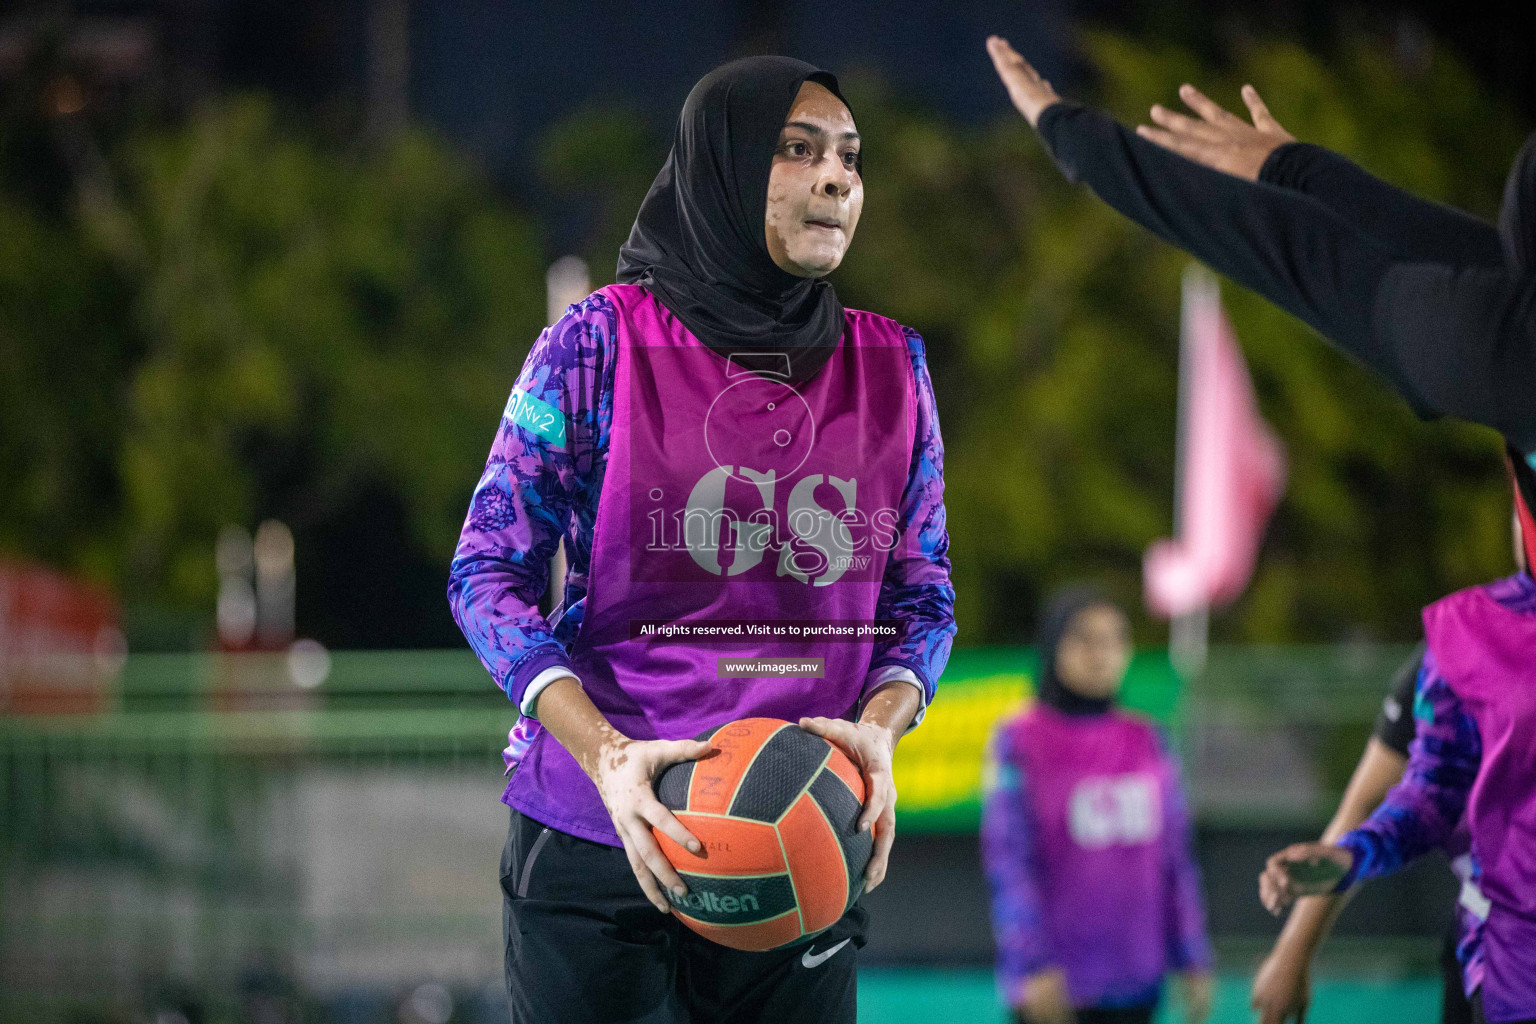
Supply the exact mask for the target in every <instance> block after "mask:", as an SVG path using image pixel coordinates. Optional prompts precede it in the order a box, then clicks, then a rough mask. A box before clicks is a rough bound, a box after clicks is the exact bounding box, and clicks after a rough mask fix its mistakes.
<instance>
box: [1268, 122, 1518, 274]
mask: <svg viewBox="0 0 1536 1024" xmlns="http://www.w3.org/2000/svg"><path fill="white" fill-rule="evenodd" d="M1259 181H1261V182H1264V183H1265V184H1268V185H1278V186H1279V187H1280V188H1289V189H1293V190H1295V191H1297V192H1301V193H1303V194H1305V195H1309V196H1311V197H1312V198H1313V199H1316V200H1317V201H1318V202H1320V203H1322V204H1323V205H1324V206H1326V207H1328V209H1330V210H1332V211H1333V212H1334V213H1337V214H1338V215H1339V216H1341V217H1343V218H1344V219H1345V220H1347V221H1349V222H1350V223H1351V224H1353V225H1354V226H1355V227H1357V228H1359V229H1360V230H1361V231H1364V232H1365V233H1366V234H1368V235H1370V236H1371V237H1372V238H1374V239H1376V241H1378V242H1380V243H1381V244H1382V245H1384V246H1386V247H1387V248H1388V249H1389V250H1391V252H1392V254H1393V255H1394V256H1396V257H1398V258H1399V259H1405V260H1415V261H1427V262H1433V263H1450V264H1455V265H1458V266H1459V265H1469V266H1480V267H1502V266H1504V249H1503V246H1502V244H1501V243H1500V242H1499V232H1498V229H1497V228H1495V227H1494V226H1493V225H1492V224H1489V223H1488V222H1487V221H1482V220H1478V219H1477V218H1476V217H1473V216H1472V215H1470V214H1467V213H1463V212H1462V211H1460V210H1457V209H1455V208H1454V207H1450V206H1446V205H1444V204H1443V203H1436V202H1432V201H1431V200H1428V199H1424V198H1423V197H1421V196H1416V195H1414V194H1413V193H1412V192H1408V191H1405V190H1403V189H1400V188H1398V187H1397V186H1396V185H1391V184H1388V183H1387V182H1385V181H1382V180H1381V179H1380V178H1378V177H1376V176H1375V175H1373V174H1371V173H1369V172H1368V171H1366V170H1365V169H1364V168H1363V167H1361V166H1360V165H1359V164H1357V163H1355V162H1354V161H1353V160H1349V159H1347V158H1345V157H1342V156H1340V155H1339V154H1337V153H1335V152H1334V151H1333V150H1331V149H1324V148H1323V147H1322V146H1314V145H1312V144H1311V143H1308V142H1287V143H1286V144H1285V145H1283V146H1277V147H1275V150H1274V152H1272V153H1270V154H1269V159H1267V160H1265V161H1264V166H1263V167H1262V168H1260V169H1259Z"/></svg>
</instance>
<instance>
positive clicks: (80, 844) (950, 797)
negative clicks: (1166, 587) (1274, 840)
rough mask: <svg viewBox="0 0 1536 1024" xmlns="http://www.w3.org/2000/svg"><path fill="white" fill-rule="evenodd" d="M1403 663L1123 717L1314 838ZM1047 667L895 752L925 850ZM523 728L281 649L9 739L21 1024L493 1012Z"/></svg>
mask: <svg viewBox="0 0 1536 1024" xmlns="http://www.w3.org/2000/svg"><path fill="white" fill-rule="evenodd" d="M1402 653H1403V652H1402V651H1401V650H1398V649H1376V648H1351V649H1343V650H1336V649H1328V650H1318V649H1279V650H1256V649H1242V650H1217V651H1215V652H1213V656H1212V659H1211V667H1210V671H1209V672H1208V673H1207V674H1206V676H1205V677H1204V678H1203V679H1202V680H1200V681H1199V682H1198V683H1197V684H1196V685H1195V686H1193V687H1192V688H1190V690H1189V691H1188V692H1181V688H1180V686H1179V683H1178V680H1177V678H1176V677H1175V676H1174V674H1173V673H1172V672H1171V670H1170V669H1169V668H1168V666H1167V661H1166V658H1165V657H1164V656H1162V655H1161V654H1159V653H1151V654H1147V655H1144V656H1142V657H1140V658H1139V659H1138V661H1137V664H1136V668H1135V670H1134V672H1133V674H1132V676H1131V678H1130V681H1129V683H1128V686H1127V692H1126V699H1127V702H1128V703H1130V704H1132V705H1133V706H1137V707H1140V708H1142V709H1143V710H1146V711H1147V712H1148V713H1150V714H1152V715H1153V716H1154V717H1157V718H1159V719H1160V720H1162V721H1163V722H1164V723H1165V724H1166V725H1168V727H1169V729H1170V731H1171V734H1172V735H1173V736H1174V738H1175V742H1176V745H1177V746H1178V747H1179V748H1180V749H1182V750H1183V751H1184V752H1185V756H1186V759H1187V765H1188V768H1189V774H1190V775H1191V777H1192V785H1193V787H1194V790H1195V792H1196V794H1197V805H1198V806H1199V808H1200V809H1201V811H1202V813H1205V814H1210V815H1237V816H1239V817H1241V816H1242V815H1248V816H1251V817H1253V818H1255V819H1256V820H1270V821H1272V820H1276V819H1277V817H1279V818H1283V817H1284V816H1286V815H1292V816H1294V817H1295V818H1296V819H1297V820H1311V819H1315V818H1316V816H1317V814H1318V813H1319V811H1320V809H1323V808H1326V807H1327V806H1329V805H1330V803H1331V801H1333V800H1335V799H1336V798H1337V794H1338V791H1339V789H1340V788H1341V787H1342V784H1343V781H1344V780H1345V779H1346V778H1347V775H1348V767H1349V766H1350V765H1352V764H1353V761H1354V759H1355V758H1356V757H1358V754H1359V750H1360V746H1361V744H1362V743H1363V741H1364V737H1365V735H1366V731H1367V730H1368V728H1369V723H1370V720H1371V719H1372V718H1373V717H1374V714H1375V711H1376V707H1377V705H1378V703H1379V700H1380V697H1381V694H1382V691H1383V689H1384V687H1385V680H1386V676H1387V674H1388V673H1389V672H1390V669H1391V668H1392V667H1393V666H1394V665H1395V664H1396V662H1397V660H1398V659H1399V658H1400V657H1401V655H1402ZM1031 671H1032V663H1031V659H1030V657H1029V654H1028V652H1025V651H1020V650H993V651H962V652H957V654H956V656H955V658H954V660H953V661H952V663H951V666H950V671H949V672H948V673H947V675H946V678H945V680H944V682H943V685H942V688H941V696H940V698H939V700H938V701H937V702H936V703H935V704H934V705H933V707H932V708H931V710H930V712H929V715H928V720H927V722H926V723H925V724H924V725H923V726H922V728H921V729H919V730H917V731H916V732H914V733H913V734H911V736H909V737H908V738H907V739H906V740H905V741H904V742H903V745H902V748H901V750H900V751H899V754H898V768H897V770H898V790H899V791H900V792H901V794H902V804H903V813H902V824H901V828H902V829H903V830H904V831H911V830H914V829H915V830H923V829H940V830H944V829H948V830H955V829H959V830H965V829H971V828H974V825H975V818H976V810H977V786H978V783H979V779H980V758H981V752H982V750H983V747H984V745H985V742H986V739H987V736H988V735H989V734H990V732H991V730H992V728H993V727H994V725H995V723H996V721H997V720H998V718H999V717H1000V716H1002V715H1004V714H1007V713H1009V712H1010V711H1011V710H1013V709H1016V708H1017V707H1019V706H1020V703H1021V701H1022V700H1023V699H1024V698H1025V696H1026V694H1027V693H1028V689H1029V676H1030V673H1031ZM514 720H515V714H514V713H513V710H512V709H511V707H510V706H509V705H508V703H507V701H506V699H505V697H504V696H503V695H501V694H500V693H499V692H498V691H497V690H496V688H495V687H494V685H493V684H492V683H491V682H490V681H489V680H488V679H487V677H486V676H485V673H484V671H483V669H481V667H480V666H479V665H478V663H477V662H476V661H475V660H474V658H473V657H472V656H471V655H470V654H468V653H467V652H457V651H444V652H437V651H429V652H357V653H338V654H335V655H333V656H332V663H331V671H330V675H329V677H328V678H327V679H326V680H325V682H324V683H323V684H322V685H320V686H318V687H316V688H314V689H308V690H306V689H302V688H300V687H297V686H295V685H293V684H292V683H291V682H290V681H289V679H288V674H287V672H286V668H285V664H284V662H283V659H282V658H280V657H277V656H266V657H263V656H242V657H235V658H230V657H220V656H214V655H141V656H134V657H130V658H129V659H128V662H127V664H126V666H125V668H124V670H123V673H122V676H121V679H120V688H119V691H118V693H117V695H116V697H115V699H114V701H113V704H112V706H111V707H110V709H109V710H107V711H105V712H102V713H100V714H92V715H84V716H59V717H30V718H23V717H11V718H0V1019H4V1020H28V1021H33V1020H38V1021H41V1020H49V1019H59V1020H63V1019H72V1020H77V1021H78V1020H86V1019H90V1015H91V1014H93V1013H94V1014H98V1016H101V1019H125V1020H126V1019H131V1015H133V1014H136V1015H137V1016H139V1017H143V1016H145V1015H146V1014H148V1015H149V1017H150V1018H151V1019H152V1018H153V1014H152V1013H150V1009H152V1008H153V1007H154V1006H156V1005H160V1003H162V1002H166V1001H167V1000H169V1002H168V1003H166V1005H172V1004H174V1003H175V1000H176V999H177V998H181V997H179V996H176V995H175V993H176V992H178V991H182V990H186V989H189V988H190V989H191V990H195V991H196V992H199V993H202V994H203V995H202V996H201V998H204V999H205V1001H207V1000H212V1002H211V1003H210V1004H208V1005H207V1006H205V1007H204V1008H203V1011H201V1012H202V1013H203V1015H204V1016H205V1017H207V1018H208V1019H216V1018H219V1017H221V1016H222V1017H224V1018H227V1019H241V1018H242V1015H243V1016H244V1017H250V1015H251V1014H250V1012H247V1011H248V1005H247V1004H249V1003H250V1002H251V1001H252V1000H255V1001H257V1002H258V1003H259V1002H260V1000H261V999H263V998H266V999H268V1000H269V1002H270V1005H272V1006H286V1007H288V1009H287V1010H284V1011H283V1012H286V1013H289V1014H290V1015H292V1014H297V1013H300V1012H301V1010H302V1008H303V1007H305V1006H309V1007H310V1009H309V1011H306V1012H309V1013H310V1014H311V1015H312V1016H313V1015H314V1014H315V1013H318V1011H317V1010H315V1009H314V1007H313V1005H311V1003H312V1001H313V1000H314V999H316V998H320V995H321V994H323V996H324V998H325V999H326V1000H327V1004H326V1005H327V1006H329V1007H330V1008H331V1009H330V1010H328V1011H327V1013H328V1014H329V1015H330V1017H331V1018H332V1019H348V1018H346V1015H345V1013H343V1012H342V1011H340V1010H337V1009H336V1007H339V1006H340V1007H345V1006H349V1005H355V1006H363V1005H364V1004H367V1005H374V1004H375V1003H378V1001H379V1000H381V999H382V1000H385V1001H386V1002H388V1001H390V1000H399V1001H401V1005H403V1006H406V1007H407V1008H409V1006H410V1005H412V1004H411V999H412V998H413V993H418V994H419V991H421V989H420V986H422V985H424V984H429V985H440V986H445V987H446V988H447V989H448V990H451V991H452V992H454V993H455V994H456V998H457V999H458V1004H457V1005H458V1006H459V1007H460V1009H459V1010H458V1011H456V1014H457V1016H455V1018H454V1019H456V1020H457V1019H464V1020H468V1019H477V1018H475V1017H474V1014H473V1013H472V1012H471V1010H470V1009H467V1008H466V1007H473V1006H483V1007H485V1008H486V1009H485V1010H484V1012H485V1013H486V1014H489V1016H487V1017H486V1018H485V1019H498V1018H497V1016H496V1014H497V1013H498V1011H499V1002H498V999H497V997H496V995H495V992H494V991H492V990H494V989H495V988H496V985H497V979H498V978H499V975H500V969H501V955H502V953H501V944H500V919H499V913H500V897H499V893H498V891H497V888H496V883H495V877H496V871H495V866H496V860H497V857H498V855H499V853H500V847H501V839H502V831H503V830H504V828H505V817H504V816H503V815H502V814H500V813H497V812H496V810H495V808H496V800H497V797H498V796H499V794H500V791H501V788H502V765H501V759H500V756H499V751H500V748H501V746H502V745H503V744H504V743H505V737H506V732H507V729H508V728H509V726H510V725H511V724H512V723H513V721H514ZM1255 751H1259V754H1258V755H1256V754H1255ZM1234 752H1236V756H1234ZM1265 757H1269V758H1271V759H1272V760H1273V761H1274V763H1272V764H1268V765H1266V764H1264V763H1263V762H1264V758H1265ZM1277 765H1278V766H1279V767H1278V768H1277ZM1240 768H1241V769H1242V770H1243V771H1246V770H1248V769H1253V770H1255V771H1258V772H1259V774H1260V776H1261V779H1260V784H1259V785H1257V786H1256V787H1251V788H1248V789H1245V788H1244V784H1243V783H1242V779H1241V776H1242V774H1243V772H1242V771H1239V769H1240ZM1266 770H1267V771H1268V775H1267V776H1265V774H1264V773H1265V771H1266ZM1277 772H1278V775H1277ZM1287 773H1289V774H1287ZM1292 775H1294V776H1295V777H1296V779H1299V780H1300V782H1294V780H1293V784H1291V785H1289V787H1288V788H1286V789H1285V791H1284V792H1279V791H1278V788H1277V786H1276V785H1275V784H1274V780H1275V779H1276V778H1277V777H1278V778H1287V779H1288V778H1290V777H1291V776H1292ZM1264 778H1267V779H1268V780H1269V781H1268V784H1264ZM1303 783H1304V784H1303ZM1292 790H1299V791H1300V792H1301V793H1302V798H1301V799H1297V798H1295V794H1294V793H1293V792H1292ZM1277 796H1278V797H1280V798H1279V799H1277ZM274 992H277V993H288V995H287V996H283V997H282V998H279V997H278V996H274V995H272V993H274ZM166 993H171V994H170V995H167V994H166ZM263 993H266V995H263ZM466 993H468V994H469V995H466ZM466 999H468V1000H469V1001H468V1002H466ZM284 1000H286V1002H285V1001H284ZM305 1000H310V1001H311V1003H306V1002H305ZM348 1000H352V1002H350V1003H349V1002H348ZM369 1000H373V1003H369V1002H368V1001H369ZM475 1000H478V1002H476V1001H475ZM157 1001H159V1002H157ZM429 1002H430V1000H429ZM390 1005H391V1006H393V1003H391V1004H390ZM242 1006H247V1010H241V1007H242ZM125 1008H127V1009H125ZM147 1008H150V1009H147ZM296 1008H298V1009H296ZM174 1012H181V1013H182V1016H183V1017H185V1018H186V1019H187V1020H188V1021H189V1024H190V1022H191V1021H192V1017H193V1016H195V1014H193V1013H190V1012H182V1011H174ZM369 1012H372V1011H368V1012H365V1011H364V1010H357V1014H356V1015H355V1016H354V1018H351V1019H357V1020H365V1019H384V1018H382V1017H378V1016H377V1014H375V1016H373V1017H370V1016H369ZM379 1012H380V1013H383V1014H384V1017H388V1018H389V1019H404V1018H401V1017H400V1016H399V1014H398V1013H396V1012H395V1011H394V1010H384V1011H379ZM500 1012H504V1011H500ZM400 1013H406V1015H407V1017H408V1016H409V1013H408V1012H407V1011H400ZM123 1014H130V1016H128V1017H125V1016H122V1015H123ZM82 1015H83V1016H82ZM114 1015H116V1016H114ZM270 1019H272V1020H282V1019H285V1018H283V1017H281V1016H278V1017H272V1018H270ZM166 1020H167V1021H172V1022H174V1020H175V1018H174V1016H172V1017H170V1018H166Z"/></svg>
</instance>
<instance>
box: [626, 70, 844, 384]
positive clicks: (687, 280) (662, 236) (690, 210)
mask: <svg viewBox="0 0 1536 1024" xmlns="http://www.w3.org/2000/svg"><path fill="white" fill-rule="evenodd" d="M807 82H812V83H815V84H817V85H820V86H822V87H824V88H825V89H826V90H827V92H828V93H830V94H831V97H832V98H835V100H836V101H837V102H839V103H842V104H843V105H844V106H846V101H845V100H843V96H842V93H841V92H840V91H839V90H838V85H837V79H836V78H834V77H833V76H832V75H830V74H828V73H827V72H825V71H820V70H818V69H816V68H814V67H812V66H811V65H810V64H807V63H805V62H804V61H799V60H795V59H793V58H791V57H746V58H743V59H741V60H737V61H732V62H731V63H729V64H726V65H724V66H723V67H720V68H717V69H716V70H714V71H712V72H710V73H709V74H708V75H706V76H705V77H704V78H703V79H702V80H701V81H700V82H699V84H698V85H697V86H695V87H694V89H693V91H692V92H691V93H689V94H688V100H687V102H686V103H685V104H684V105H683V112H682V115H681V116H680V117H679V118H678V119H677V130H676V132H675V134H674V135H673V138H672V150H671V152H670V153H669V154H668V155H667V161H666V163H665V164H663V165H662V168H661V173H659V174H657V175H656V180H655V182H654V183H653V184H652V185H651V189H650V191H649V192H648V193H646V196H645V201H644V202H642V203H641V204H640V213H639V215H638V216H637V217H636V218H635V226H634V228H633V229H632V230H631V231H630V234H629V241H627V242H625V243H624V246H623V248H621V249H620V250H619V269H618V280H619V282H620V283H624V284H638V285H643V286H644V287H645V288H646V289H647V290H649V291H650V292H651V294H652V295H654V296H656V299H657V301H658V302H660V303H661V304H662V305H664V306H666V307H667V308H668V309H669V310H671V311H672V312H673V314H675V315H676V316H677V318H678V319H679V320H681V321H682V322H683V323H684V324H685V325H687V327H688V329H689V330H690V331H692V332H693V333H694V335H695V336H696V337H698V339H699V340H700V341H702V342H704V344H706V345H708V346H709V347H710V348H712V349H714V350H715V351H717V352H720V353H721V354H723V355H732V354H737V353H759V354H761V353H779V354H782V355H784V356H787V357H788V359H789V365H790V377H791V379H793V380H797V381H798V380H805V379H807V378H809V377H811V376H813V375H814V374H815V373H816V371H817V370H819V369H821V367H822V366H823V365H824V364H825V363H826V361H827V359H828V358H829V357H830V356H831V354H832V350H833V349H834V348H836V347H837V342H838V339H839V338H841V337H842V334H843V304H842V303H841V302H839V301H838V299H837V293H836V292H835V291H833V289H832V285H831V284H830V283H829V282H827V281H826V280H825V279H824V278H823V277H822V276H821V275H824V274H826V273H827V272H829V271H831V270H832V269H834V268H835V267H836V265H837V262H838V261H840V260H841V251H837V253H836V258H835V259H832V258H829V256H830V255H831V254H830V253H828V252H821V253H819V254H815V255H819V256H820V259H819V260H818V259H813V260H812V261H811V265H809V266H805V265H792V266H793V269H794V272H793V273H792V272H791V271H790V269H786V266H785V263H786V257H785V255H784V254H783V247H782V246H780V249H781V251H780V254H779V255H778V257H777V258H775V253H773V252H772V251H770V248H769V243H768V238H767V235H766V233H765V231H764V221H765V219H766V217H767V215H768V210H767V205H768V183H769V182H768V179H769V161H768V160H767V159H766V157H767V154H769V153H771V152H772V151H773V148H774V145H775V144H776V143H777V142H778V140H779V133H780V132H781V131H782V130H783V128H784V117H785V111H787V110H789V109H790V104H791V103H792V102H794V100H795V98H796V96H797V94H798V93H799V91H800V89H801V87H802V86H803V85H804V84H805V83H807ZM852 162H853V166H854V168H855V169H856V170H862V166H863V165H862V161H861V158H860V157H859V155H858V151H857V150H854V151H853V155H852ZM862 204H863V189H862V183H861V185H860V190H859V195H858V197H857V198H856V199H855V200H854V201H852V202H850V203H849V204H848V206H849V207H850V209H848V210H845V211H843V212H842V213H841V214H839V212H838V211H836V210H835V209H833V208H832V205H831V204H829V205H828V207H827V209H826V213H827V215H828V216H830V217H832V218H834V219H838V218H840V219H841V220H842V221H843V223H842V224H841V225H840V228H841V229H842V230H843V233H844V238H843V239H842V240H841V241H842V249H846V247H847V242H848V241H851V240H852V236H853V229H854V227H855V226H856V224H857V221H858V215H859V208H860V207H861V206H862ZM836 245H837V240H833V241H832V242H831V245H830V246H823V247H822V248H824V249H825V248H833V247H836ZM806 248H814V246H806Z"/></svg>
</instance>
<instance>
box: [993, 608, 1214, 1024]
mask: <svg viewBox="0 0 1536 1024" xmlns="http://www.w3.org/2000/svg"><path fill="white" fill-rule="evenodd" d="M1038 651H1039V656H1040V668H1039V671H1038V673H1037V678H1036V683H1035V698H1036V699H1035V701H1034V702H1032V703H1030V704H1029V705H1027V706H1026V707H1025V708H1024V710H1023V711H1022V712H1021V713H1020V714H1018V715H1016V716H1012V717H1009V718H1005V719H1004V720H1002V721H1001V722H1000V723H999V724H998V728H997V730H996V732H995V733H994V734H993V737H992V743H991V747H990V749H989V754H988V770H987V771H986V773H985V779H986V783H985V786H984V789H985V799H984V803H983V806H982V819H981V848H982V863H983V866H984V867H985V869H986V873H987V879H988V882H989V883H990V886H991V889H992V924H993V932H994V938H995V939H996V945H997V953H998V958H997V967H998V989H999V990H1000V991H1001V992H1002V993H1003V996H1004V999H1005V1001H1006V1002H1007V1004H1008V1006H1009V1008H1010V1009H1011V1010H1012V1011H1013V1019H1014V1020H1015V1021H1016V1022H1017V1024H1066V1022H1073V1021H1075V1022H1076V1024H1150V1021H1151V1020H1152V1018H1153V1016H1154V1014H1155V1012H1156V1009H1157V1005H1158V1003H1159V1002H1160V1000H1161V998H1162V993H1163V988H1164V985H1165V983H1166V979H1167V977H1168V976H1169V975H1174V976H1176V977H1177V980H1178V984H1179V985H1180V987H1181V988H1182V989H1183V995H1184V999H1183V1002H1184V1005H1185V1008H1186V1013H1187V1019H1188V1021H1190V1024H1200V1022H1201V1021H1202V1020H1204V1018H1205V1016H1206V1015H1207V1014H1208V1013H1209V1011H1210V1006H1211V997H1212V993H1213V982H1212V977H1211V962H1212V956H1211V948H1210V942H1209V939H1208V937H1207V935H1206V931H1205V924H1204V916H1205V915H1204V903H1203V900H1202V897H1201V886H1200V871H1199V867H1198V865H1197V863H1196V861H1195V857H1194V850H1193V841H1192V839H1193V837H1192V832H1191V825H1190V818H1189V814H1188V810H1187V801H1186V799H1185V795H1184V790H1183V785H1182V783H1181V782H1180V780H1179V772H1178V768H1177V765H1176V764H1175V763H1174V761H1173V759H1172V757H1171V756H1170V755H1169V753H1168V751H1167V749H1166V747H1165V746H1164V744H1163V741H1162V738H1161V737H1160V735H1159V734H1158V731H1157V730H1156V728H1155V727H1154V726H1153V725H1152V723H1151V722H1149V721H1147V720H1145V719H1143V718H1141V717H1140V716H1139V715H1136V714H1134V713H1131V712H1127V711H1124V710H1121V709H1120V708H1118V707H1117V706H1116V705H1117V703H1118V698H1119V694H1120V687H1121V683H1122V681H1123V680H1124V677H1125V674H1126V670H1127V668H1128V667H1129V666H1130V663H1131V655H1132V646H1131V635H1130V622H1129V620H1128V619H1127V618H1126V615H1125V613H1124V612H1123V611H1121V610H1120V608H1119V607H1117V606H1116V605H1115V604H1114V602H1112V601H1111V600H1110V599H1109V598H1108V597H1107V596H1106V595H1105V594H1103V593H1102V592H1101V591H1099V590H1097V589H1095V588H1093V587H1084V586H1075V587H1070V588H1067V589H1064V590H1060V591H1057V592H1056V593H1055V594H1054V595H1053V596H1052V597H1051V599H1050V601H1049V602H1048V603H1047V604H1046V606H1045V610H1044V613H1043V614H1042V616H1041V620H1040V629H1039V635H1038Z"/></svg>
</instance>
